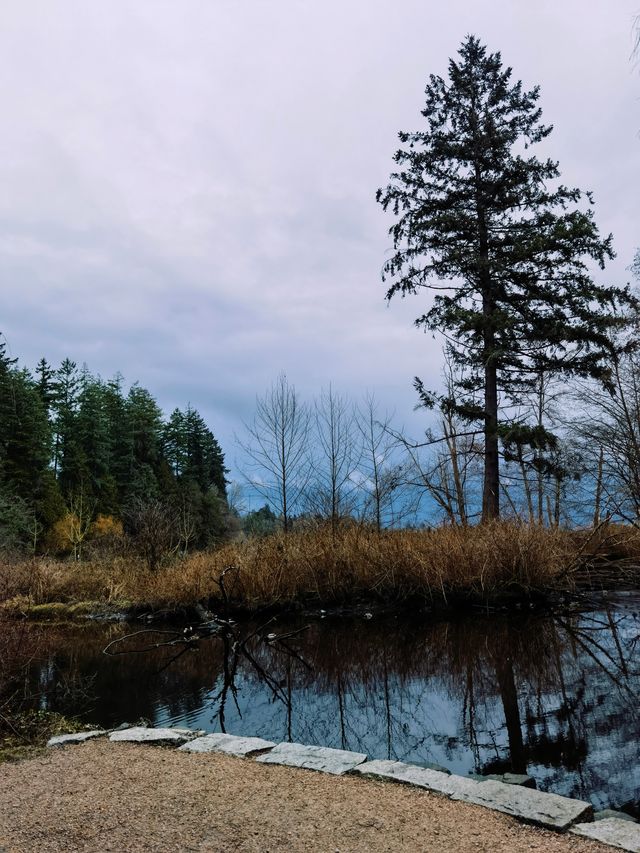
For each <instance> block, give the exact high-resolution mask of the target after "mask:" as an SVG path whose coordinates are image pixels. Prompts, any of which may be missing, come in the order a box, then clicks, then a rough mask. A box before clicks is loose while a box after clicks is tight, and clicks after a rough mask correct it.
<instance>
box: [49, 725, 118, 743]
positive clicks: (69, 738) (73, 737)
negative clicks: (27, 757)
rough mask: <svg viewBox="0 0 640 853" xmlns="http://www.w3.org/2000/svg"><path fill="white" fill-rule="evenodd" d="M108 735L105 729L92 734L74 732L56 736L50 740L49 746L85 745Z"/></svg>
mask: <svg viewBox="0 0 640 853" xmlns="http://www.w3.org/2000/svg"><path fill="white" fill-rule="evenodd" d="M103 735H106V731H105V730H104V729H95V730H94V731H92V732H73V733H71V734H68V735H56V736H55V737H52V738H49V740H48V741H47V746H66V745H67V744H73V743H84V742H85V741H86V740H92V739H93V738H94V737H102V736H103Z"/></svg>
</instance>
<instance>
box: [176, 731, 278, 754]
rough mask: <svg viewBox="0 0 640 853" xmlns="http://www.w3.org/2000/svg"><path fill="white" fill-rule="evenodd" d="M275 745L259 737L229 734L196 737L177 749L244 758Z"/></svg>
mask: <svg viewBox="0 0 640 853" xmlns="http://www.w3.org/2000/svg"><path fill="white" fill-rule="evenodd" d="M274 746H275V743H273V741H270V740H262V738H259V737H239V736H237V735H229V734H222V733H216V734H209V735H204V737H198V738H196V739H195V740H191V741H189V742H188V743H185V744H184V745H183V746H181V747H179V750H180V751H181V752H225V753H227V755H237V756H239V757H241V758H244V757H245V756H247V755H253V754H254V753H256V752H264V751H265V750H267V749H273V747H274Z"/></svg>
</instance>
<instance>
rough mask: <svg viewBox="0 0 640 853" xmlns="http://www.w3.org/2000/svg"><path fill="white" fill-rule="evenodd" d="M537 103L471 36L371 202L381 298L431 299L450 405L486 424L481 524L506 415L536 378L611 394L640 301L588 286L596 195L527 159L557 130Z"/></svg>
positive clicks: (429, 321) (432, 81) (599, 249)
mask: <svg viewBox="0 0 640 853" xmlns="http://www.w3.org/2000/svg"><path fill="white" fill-rule="evenodd" d="M538 99H539V89H538V88H537V87H536V88H534V89H532V90H531V91H525V90H524V89H523V87H522V84H521V83H520V82H517V83H514V82H513V81H512V79H511V69H510V68H503V65H502V59H501V56H500V54H499V53H494V54H490V53H488V52H487V50H486V48H485V47H484V46H483V45H482V44H480V42H479V41H478V39H477V38H475V37H473V36H469V37H468V38H467V39H466V40H465V41H464V42H463V44H462V47H461V49H460V51H459V58H458V59H456V60H451V61H450V63H449V73H448V79H447V80H445V79H443V78H441V77H437V76H434V75H432V76H431V77H430V78H429V83H428V84H427V87H426V105H425V108H424V110H423V111H422V115H423V116H424V118H425V119H426V129H424V130H422V131H418V132H414V133H404V132H403V133H401V134H400V141H401V142H402V144H403V148H401V149H400V150H399V151H398V152H397V153H396V155H395V162H396V163H397V164H398V167H399V169H398V171H397V172H394V173H393V174H392V175H391V183H390V184H389V185H388V186H387V187H386V188H384V189H381V190H379V191H378V195H377V199H378V201H379V202H380V203H381V204H382V206H383V208H384V209H385V210H390V211H391V212H392V213H393V214H394V216H395V217H396V222H395V224H394V225H393V226H392V228H391V229H390V234H391V236H392V238H393V243H394V247H395V253H394V254H393V255H392V257H391V258H390V259H389V260H388V261H387V263H386V264H385V266H384V274H383V278H385V279H387V278H388V279H389V280H390V282H391V284H390V286H389V288H388V290H387V298H388V299H391V298H392V297H393V296H394V295H396V294H400V295H402V296H405V295H407V294H415V293H417V292H418V290H419V289H421V288H427V289H430V290H434V291H435V296H434V298H433V300H432V302H431V307H430V308H429V309H428V310H427V311H426V312H425V313H424V314H422V315H421V316H420V317H418V318H417V320H416V325H417V326H419V327H422V328H424V329H425V330H440V331H442V332H443V333H444V334H445V335H446V336H447V339H448V340H449V341H451V355H452V357H453V361H454V364H455V365H456V366H457V367H458V368H460V369H461V371H462V375H463V378H462V379H460V380H459V381H458V382H457V387H456V392H457V394H456V398H454V399H452V401H451V402H452V404H453V405H456V406H458V404H459V410H458V414H459V415H460V416H462V417H463V418H466V419H467V420H468V421H469V422H470V423H472V422H474V421H479V422H480V424H481V426H482V430H483V432H484V453H485V476H484V490H483V491H484V494H483V517H484V518H485V519H489V518H492V517H495V516H497V515H498V514H499V463H498V441H499V437H500V435H501V434H504V421H505V420H507V421H508V420H509V418H508V415H507V414H506V413H505V406H508V405H513V404H518V403H519V402H520V400H521V399H522V395H523V394H526V393H528V392H530V391H531V390H532V389H533V388H534V387H535V383H536V379H537V376H539V375H540V373H541V372H543V373H545V374H546V375H558V374H563V375H565V376H569V375H578V376H589V377H592V378H594V379H597V380H599V381H600V382H603V383H605V384H606V383H608V382H609V380H610V369H611V355H612V343H611V340H612V338H611V335H610V332H611V330H612V329H615V328H617V327H619V326H620V325H621V324H622V323H623V322H624V320H623V317H622V313H623V312H622V311H620V310H619V309H621V308H625V307H628V306H630V305H633V304H634V299H633V298H632V296H631V295H630V293H629V292H628V290H619V289H616V288H614V287H605V286H601V285H598V284H596V283H595V282H594V281H593V279H592V277H591V271H590V264H591V263H593V262H595V264H597V265H598V266H600V267H601V268H602V267H604V263H605V261H606V260H607V259H609V258H611V257H612V256H613V252H612V248H611V237H610V236H609V237H606V238H604V239H603V238H601V237H600V235H599V233H598V229H597V227H596V224H595V221H594V218H593V213H592V211H591V210H590V209H587V210H583V209H581V208H580V202H581V201H582V199H583V198H586V200H587V202H588V203H589V204H591V203H592V198H591V196H590V194H589V193H583V192H581V191H580V190H578V189H573V188H568V187H565V186H563V185H562V184H560V183H559V182H558V178H559V174H560V173H559V169H558V164H557V163H556V162H554V161H553V160H549V159H542V160H541V159H538V158H537V157H536V156H534V155H531V154H529V153H528V152H529V149H530V148H531V147H532V146H535V145H536V144H538V143H540V142H541V141H542V140H544V139H545V138H546V137H548V136H549V134H550V133H551V127H548V126H545V125H543V124H542V123H541V121H540V118H541V110H540V108H539V106H538ZM422 390H423V391H424V389H422ZM458 394H459V395H460V399H459V400H458V399H457V395H458ZM423 402H424V400H423ZM545 440H546V439H545Z"/></svg>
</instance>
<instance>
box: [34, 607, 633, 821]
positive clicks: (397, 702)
mask: <svg viewBox="0 0 640 853" xmlns="http://www.w3.org/2000/svg"><path fill="white" fill-rule="evenodd" d="M639 610H640V598H638V597H637V596H635V595H626V596H624V595H618V596H616V597H615V598H612V599H610V600H609V601H608V602H599V603H598V605H597V606H594V608H593V609H591V610H589V611H587V612H582V613H578V612H573V613H571V612H567V613H564V614H560V615H555V616H553V617H552V616H539V615H536V616H533V615H531V616H529V615H522V616H521V617H518V618H513V617H496V616H484V617H480V616H478V617H473V618H471V617H468V616H467V617H465V618H464V619H462V618H461V619H448V620H438V621H428V620H426V619H425V618H423V619H421V620H417V619H407V618H403V617H397V618H393V619H391V618H385V619H374V620H371V621H365V620H360V619H349V620H347V619H340V620H328V619H327V620H323V621H316V622H313V624H311V626H310V627H309V628H308V630H306V631H304V632H303V633H300V634H296V635H295V636H293V637H291V638H290V639H289V640H287V642H288V644H289V645H290V647H291V651H292V653H291V654H289V653H284V652H283V649H282V648H280V647H279V646H278V644H277V643H269V642H265V641H264V637H265V634H266V633H267V631H277V632H278V633H279V634H282V633H284V632H288V631H295V630H296V629H297V628H299V627H300V625H299V624H295V623H291V622H284V621H279V622H278V623H277V625H276V627H274V626H269V628H268V629H267V628H264V629H263V630H262V631H261V632H260V631H259V632H258V633H257V634H256V635H255V636H253V637H251V638H249V639H248V640H247V642H246V646H245V648H244V650H243V649H242V648H241V647H240V646H239V644H238V643H237V642H235V641H234V640H233V639H232V638H229V637H227V638H226V639H225V637H224V636H223V637H216V638H211V639H209V640H206V641H201V642H200V643H197V644H193V645H192V646H190V647H189V648H188V649H185V650H184V651H183V653H182V654H181V655H180V657H179V659H177V660H175V661H174V662H173V663H172V664H171V665H167V664H168V663H169V661H170V660H171V658H172V657H175V653H176V650H175V649H168V648H162V647H161V648H158V649H155V650H153V651H150V652H148V653H146V654H144V655H142V654H135V655H127V656H120V657H117V658H109V657H105V656H104V655H102V653H101V652H102V649H103V648H104V646H105V645H106V644H107V643H108V642H109V641H110V640H113V639H116V638H117V637H118V636H121V634H122V633H124V632H125V631H126V629H125V628H123V627H121V626H109V627H100V628H98V627H95V626H94V627H91V628H89V627H88V628H84V629H74V630H73V631H67V632H66V633H59V632H58V633H57V634H56V633H55V632H54V633H52V635H51V637H50V651H49V653H48V654H47V655H45V659H44V660H42V661H40V662H38V663H37V664H34V667H33V671H32V674H31V677H32V679H33V682H34V688H37V689H38V690H39V691H40V694H41V697H42V700H41V701H42V702H43V703H44V704H47V705H48V706H49V707H52V708H55V709H58V710H62V711H66V712H70V711H78V710H82V711H83V713H84V714H85V717H86V719H87V720H90V721H91V722H95V723H100V724H103V725H115V724H118V723H121V722H122V721H123V720H127V721H130V722H135V721H137V720H138V719H139V718H141V717H144V718H146V719H148V720H150V721H151V722H153V723H156V724H166V723H176V724H185V725H190V726H197V727H199V728H204V729H207V730H209V731H219V730H225V729H226V730H228V731H231V732H234V733H239V734H251V735H257V736H261V737H267V738H269V739H272V740H273V739H275V740H296V741H301V742H306V743H318V744H324V745H327V746H336V747H341V748H345V749H354V750H358V751H362V752H366V753H367V754H368V755H370V756H371V757H376V758H393V759H399V760H405V761H411V762H414V763H432V762H435V763H439V764H444V765H446V766H447V767H449V768H450V769H451V770H452V771H453V772H456V773H462V774H465V773H467V772H481V773H489V772H502V771H505V770H511V771H514V772H521V773H524V772H527V773H530V774H531V775H533V776H534V777H535V778H536V779H537V782H538V787H540V788H542V789H548V790H553V791H555V792H556V793H562V794H565V795H567V796H573V797H580V798H584V799H589V800H591V801H592V802H593V803H594V805H595V806H596V807H605V806H611V807H614V808H624V809H625V810H626V811H629V812H631V813H634V814H638V813H640V762H639V760H638V759H639V756H638V746H637V744H638V736H639V735H640V721H639V719H638V695H637V694H638V691H639V689H640V672H639V668H638V660H637V655H636V646H637V644H638V637H639V635H640V630H639V626H638V611H639ZM255 628H256V626H252V627H247V626H243V631H244V632H245V633H244V636H246V635H247V634H251V632H252V631H254V630H255ZM87 678H92V679H93V681H92V683H91V685H90V690H89V691H88V694H89V696H93V697H94V698H93V700H92V701H88V698H87V695H86V693H87V691H85V696H84V697H82V695H80V697H78V696H77V695H75V696H74V691H73V690H68V691H66V692H65V691H61V689H60V685H61V684H65V683H66V684H70V685H73V684H76V683H77V684H79V685H80V684H84V683H85V681H86V679H87ZM80 705H84V707H83V708H80V707H79V706H80Z"/></svg>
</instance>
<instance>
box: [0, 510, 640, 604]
mask: <svg viewBox="0 0 640 853" xmlns="http://www.w3.org/2000/svg"><path fill="white" fill-rule="evenodd" d="M602 555H610V556H614V557H616V558H617V559H619V558H620V557H622V558H624V560H625V561H626V563H627V564H628V563H629V562H633V561H636V562H637V561H638V558H639V557H640V533H639V532H638V531H636V530H635V529H634V528H630V527H621V526H614V525H607V526H603V527H602V528H600V529H598V530H596V531H591V532H589V531H567V530H562V529H549V528H543V527H539V526H536V525H528V524H522V523H518V522H507V521H503V522H496V523H494V524H487V525H482V526H478V527H469V528H460V527H440V528H436V529H433V530H391V531H385V532H383V533H382V534H378V533H377V532H376V531H375V530H372V529H370V528H365V527H361V526H356V525H354V526H350V527H345V528H344V529H342V530H339V531H338V532H337V533H336V534H335V535H334V534H333V533H332V531H331V529H330V528H329V527H318V528H317V529H314V530H307V531H301V532H295V533H291V534H289V535H288V536H285V535H283V534H279V535H274V536H270V537H266V538H263V539H259V538H255V539H247V540H245V541H238V542H233V543H230V544H228V545H226V546H224V547H223V548H221V549H219V550H217V551H214V552H207V553H196V554H192V555H190V556H188V557H186V558H183V559H179V558H176V559H174V560H173V561H172V562H170V563H168V565H166V566H165V567H163V568H161V569H159V570H157V571H155V572H150V571H149V570H148V569H146V567H145V566H144V564H143V563H142V562H140V561H136V560H135V559H131V558H117V559H112V560H110V561H106V560H103V561H100V562H79V563H74V562H60V561H55V560H48V559H34V560H31V561H28V562H23V563H17V564H10V563H7V564H0V600H8V599H14V600H16V601H18V602H19V603H20V604H21V606H27V607H28V606H33V605H44V604H48V603H51V602H67V603H68V602H87V601H90V602H101V603H104V604H109V603H114V604H115V603H118V604H120V603H122V602H126V603H130V604H140V605H149V606H152V607H155V608H163V607H167V608H173V607H179V606H188V605H192V604H194V603H196V602H198V601H200V602H203V601H204V602H209V603H210V604H212V605H214V604H215V602H216V601H219V600H220V599H221V589H220V585H219V582H218V579H219V577H220V575H221V573H222V571H223V570H224V569H225V568H227V567H228V566H233V567H235V568H234V569H233V570H232V571H230V572H229V573H228V574H227V575H226V588H227V590H228V592H229V596H230V599H231V601H232V603H233V604H234V605H235V606H238V607H245V608H248V609H250V610H255V609H258V608H261V607H286V606H290V605H293V604H296V603H305V604H310V603H311V604H312V603H316V604H333V603H339V602H348V601H353V600H354V599H361V598H368V599H377V600H380V601H384V602H402V601H409V600H415V599H422V600H427V601H440V602H447V601H448V600H450V599H451V598H459V597H461V596H468V597H471V598H477V599H483V600H487V599H492V598H496V597H499V596H501V595H508V594H512V593H513V594H523V593H530V592H535V591H544V590H549V589H553V588H554V587H555V588H558V587H561V588H569V589H570V588H572V586H573V585H574V583H575V582H576V580H577V579H579V577H580V576H581V573H582V574H584V571H585V566H587V567H588V566H593V565H594V564H595V563H597V562H598V560H599V559H600V558H601V557H602ZM16 597H17V598H16ZM54 615H55V614H54Z"/></svg>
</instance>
